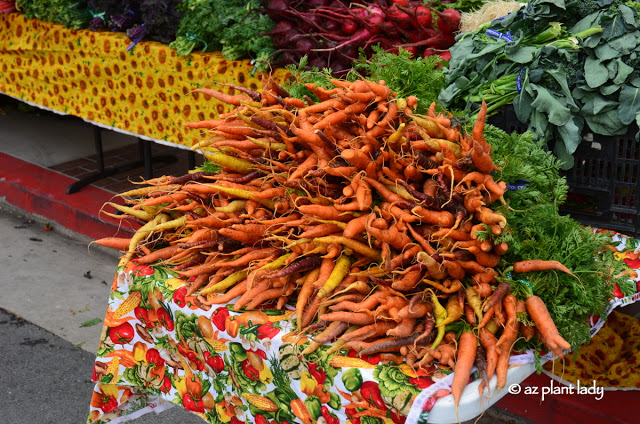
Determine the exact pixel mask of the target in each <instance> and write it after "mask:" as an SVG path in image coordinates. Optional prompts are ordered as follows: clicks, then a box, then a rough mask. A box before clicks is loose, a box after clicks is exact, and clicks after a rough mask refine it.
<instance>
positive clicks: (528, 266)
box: [513, 259, 575, 276]
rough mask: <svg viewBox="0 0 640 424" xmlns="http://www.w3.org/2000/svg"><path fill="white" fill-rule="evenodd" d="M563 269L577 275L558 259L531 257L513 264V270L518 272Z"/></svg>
mask: <svg viewBox="0 0 640 424" xmlns="http://www.w3.org/2000/svg"><path fill="white" fill-rule="evenodd" d="M551 270H556V271H562V272H564V273H567V274H569V275H573V276H575V275H574V274H573V273H572V272H571V270H569V268H567V267H566V266H564V265H563V264H561V263H560V262H558V261H543V260H542V259H530V260H527V261H520V262H516V263H514V264H513V271H514V272H517V273H525V272H534V271H551Z"/></svg>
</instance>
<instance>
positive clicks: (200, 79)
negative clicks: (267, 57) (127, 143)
mask: <svg viewBox="0 0 640 424" xmlns="http://www.w3.org/2000/svg"><path fill="white" fill-rule="evenodd" d="M0 31H1V32H2V37H0V93H4V94H6V95H8V96H11V97H15V98H17V99H19V100H22V101H24V102H26V103H29V104H31V105H33V106H37V107H41V108H45V109H49V110H53V111H55V112H58V113H63V114H69V115H74V116H78V117H80V118H82V119H84V120H85V121H88V122H90V123H92V124H95V125H98V126H102V127H106V128H109V129H112V130H115V131H120V132H123V133H127V134H130V135H134V136H137V137H140V138H144V139H148V140H151V141H153V142H158V143H163V144H170V145H172V146H176V147H181V148H187V149H188V148H190V147H191V146H192V144H193V143H194V142H196V141H201V139H202V138H201V135H200V133H199V131H194V130H190V129H188V128H186V127H184V126H183V125H182V124H183V123H185V122H191V121H199V120H203V119H213V118H215V117H216V116H217V115H218V114H219V113H224V112H227V111H228V110H229V109H228V105H225V104H222V103H220V102H218V101H217V100H214V99H211V100H209V101H202V100H203V98H204V96H203V95H200V94H198V93H192V91H193V90H194V89H195V88H198V87H201V86H205V85H211V86H213V85H214V84H215V83H214V81H215V82H217V83H233V84H236V85H238V86H242V87H247V88H251V89H259V88H261V87H262V81H263V80H264V79H265V78H267V77H268V75H267V74H264V73H254V68H253V66H251V64H250V61H248V60H239V61H229V60H226V59H224V57H223V56H222V54H221V53H220V52H209V53H193V54H191V55H189V56H186V57H184V56H180V55H178V54H177V53H176V51H175V50H173V49H171V48H169V46H168V45H165V44H161V43H158V42H154V41H149V42H147V41H145V42H141V43H138V44H137V45H135V46H134V47H132V48H130V45H131V42H130V41H129V39H128V38H127V37H126V35H125V34H124V33H119V32H93V31H89V30H70V29H67V28H65V27H64V26H63V25H60V24H54V23H50V22H43V21H39V20H37V19H26V18H25V17H24V15H22V14H19V13H11V14H0ZM286 74H287V72H286V71H285V70H284V69H276V70H274V72H273V73H272V74H271V76H272V77H273V78H274V79H276V80H278V81H280V80H282V79H283V78H284V76H285V75H286ZM215 88H218V89H219V88H220V87H215ZM223 91H224V89H223ZM226 91H227V92H228V91H229V89H226Z"/></svg>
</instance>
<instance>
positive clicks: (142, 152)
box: [67, 126, 177, 194]
mask: <svg viewBox="0 0 640 424" xmlns="http://www.w3.org/2000/svg"><path fill="white" fill-rule="evenodd" d="M101 130H102V129H101V128H100V127H98V126H94V128H93V144H94V147H95V150H96V157H97V162H98V170H97V172H95V173H93V174H91V175H88V176H86V177H84V178H81V179H79V180H78V181H76V182H74V183H72V184H70V185H69V187H67V194H73V193H76V192H78V191H80V190H81V189H82V188H83V187H85V186H87V185H89V184H92V183H94V182H96V181H99V180H101V179H103V178H107V177H110V176H112V175H116V174H120V173H122V172H126V171H130V170H132V169H136V168H141V167H144V177H145V178H146V179H149V178H153V162H162V163H167V164H169V163H174V162H176V161H177V158H176V157H175V156H173V155H161V156H156V157H152V154H151V143H152V142H151V141H148V140H142V139H138V150H139V159H138V160H134V161H132V162H128V163H125V164H122V165H119V166H114V167H109V168H105V166H104V153H103V149H102V133H101Z"/></svg>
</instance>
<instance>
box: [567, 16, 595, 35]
mask: <svg viewBox="0 0 640 424" xmlns="http://www.w3.org/2000/svg"><path fill="white" fill-rule="evenodd" d="M602 13H603V12H602V11H600V10H598V11H596V12H593V13H591V14H589V15H587V16H585V17H584V18H582V19H580V20H579V21H578V22H576V23H575V24H574V25H573V26H572V27H571V28H569V32H570V33H572V34H577V33H579V32H582V31H584V30H587V29H589V28H591V27H592V26H594V25H596V24H597V22H599V21H600V17H601V16H602Z"/></svg>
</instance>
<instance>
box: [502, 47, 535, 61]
mask: <svg viewBox="0 0 640 424" xmlns="http://www.w3.org/2000/svg"><path fill="white" fill-rule="evenodd" d="M537 51H538V49H537V48H536V47H533V46H514V47H507V48H505V50H504V56H505V58H507V59H508V60H510V61H512V62H516V63H529V62H531V61H532V60H533V57H534V55H535V54H536V52H537Z"/></svg>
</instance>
